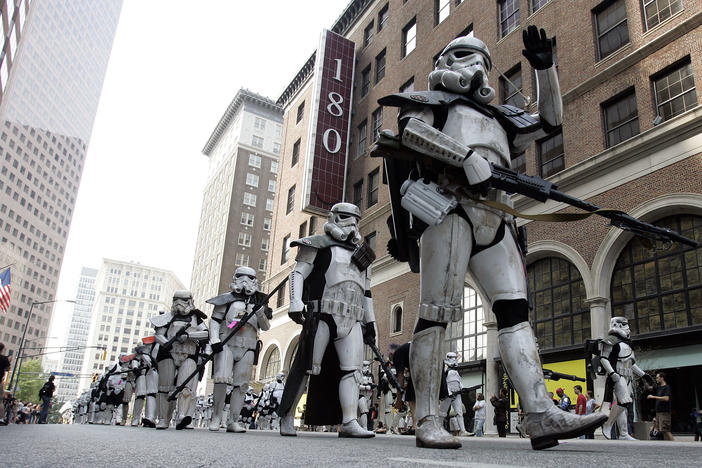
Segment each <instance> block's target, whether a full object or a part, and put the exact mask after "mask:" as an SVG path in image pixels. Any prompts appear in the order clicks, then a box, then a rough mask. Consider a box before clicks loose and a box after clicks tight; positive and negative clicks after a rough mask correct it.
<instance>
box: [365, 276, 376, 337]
mask: <svg viewBox="0 0 702 468" xmlns="http://www.w3.org/2000/svg"><path fill="white" fill-rule="evenodd" d="M370 275H371V267H368V269H367V270H366V288H365V289H366V295H365V297H364V298H363V309H364V311H365V314H364V315H363V323H372V322H375V311H374V310H373V298H372V297H371V294H370Z"/></svg>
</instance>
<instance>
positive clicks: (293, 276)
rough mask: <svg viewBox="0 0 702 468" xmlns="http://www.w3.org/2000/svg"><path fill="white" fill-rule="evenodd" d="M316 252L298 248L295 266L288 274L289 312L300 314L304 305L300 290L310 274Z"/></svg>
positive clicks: (310, 249) (307, 248) (303, 247)
mask: <svg viewBox="0 0 702 468" xmlns="http://www.w3.org/2000/svg"><path fill="white" fill-rule="evenodd" d="M316 256H317V250H316V249H314V248H311V247H305V246H300V247H299V248H298V251H297V257H296V258H295V266H294V267H293V271H292V272H291V273H290V311H291V312H300V311H302V310H303V309H304V307H305V305H304V304H303V303H302V290H303V287H304V284H305V279H307V277H308V276H309V275H310V274H311V273H312V270H313V268H314V259H315V257H316Z"/></svg>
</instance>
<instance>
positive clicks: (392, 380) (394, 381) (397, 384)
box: [367, 343, 405, 393]
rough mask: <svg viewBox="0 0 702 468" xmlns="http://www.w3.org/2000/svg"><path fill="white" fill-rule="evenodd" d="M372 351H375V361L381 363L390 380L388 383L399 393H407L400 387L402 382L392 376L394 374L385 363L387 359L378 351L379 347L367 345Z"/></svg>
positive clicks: (372, 344) (371, 344)
mask: <svg viewBox="0 0 702 468" xmlns="http://www.w3.org/2000/svg"><path fill="white" fill-rule="evenodd" d="M367 344H368V346H369V347H370V349H371V350H372V351H373V354H375V359H376V361H378V362H379V363H380V368H381V369H383V372H385V375H386V376H387V378H388V382H390V384H391V385H392V386H393V387H395V388H396V389H397V391H398V392H400V393H403V392H404V391H405V389H404V388H402V387H401V386H400V382H398V381H397V377H395V376H394V375H392V372H390V368H389V367H388V365H387V363H386V362H385V358H384V357H383V354H382V353H381V352H380V350H379V349H378V346H376V344H375V343H367Z"/></svg>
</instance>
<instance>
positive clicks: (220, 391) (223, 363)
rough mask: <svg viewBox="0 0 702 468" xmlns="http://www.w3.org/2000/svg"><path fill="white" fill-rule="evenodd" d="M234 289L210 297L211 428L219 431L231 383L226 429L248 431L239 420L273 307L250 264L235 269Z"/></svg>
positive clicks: (232, 286)
mask: <svg viewBox="0 0 702 468" xmlns="http://www.w3.org/2000/svg"><path fill="white" fill-rule="evenodd" d="M229 287H230V288H231V291H229V292H227V293H224V294H220V295H219V296H217V297H214V298H212V299H209V300H208V301H207V303H208V304H212V305H214V310H213V311H212V318H211V320H210V346H211V347H212V351H213V352H214V353H216V354H215V357H214V365H213V370H212V378H213V380H214V414H213V416H212V421H210V426H209V428H210V430H211V431H218V430H219V426H220V424H221V420H222V413H223V409H224V405H225V398H226V393H227V385H231V387H232V391H231V400H230V403H229V412H228V414H229V417H228V423H227V432H246V428H245V427H244V426H242V425H241V424H239V413H240V412H241V407H242V406H243V404H244V395H245V394H246V389H247V387H248V382H249V378H250V377H251V369H252V368H253V366H254V365H255V364H256V362H257V361H258V350H259V349H260V345H259V341H258V331H259V330H264V331H265V330H268V329H269V328H270V322H269V319H270V318H271V317H272V311H271V309H270V308H268V307H267V306H266V305H265V304H261V302H262V300H263V298H264V297H265V296H264V295H263V294H262V293H261V292H260V291H259V288H258V281H257V279H256V271H255V270H254V269H253V268H249V267H239V268H237V269H236V271H235V272H234V277H233V278H232V283H231V284H230V285H229ZM254 310H255V311H256V313H255V315H254V316H253V317H251V318H250V319H249V321H248V322H246V325H244V326H243V328H241V329H240V330H239V331H238V332H237V334H236V335H235V336H234V337H233V338H231V339H230V340H229V341H228V342H227V343H226V344H224V345H223V344H222V340H224V339H225V338H226V337H227V336H228V335H229V332H230V329H231V328H232V327H233V326H234V325H236V323H237V322H238V321H239V320H241V318H242V317H243V316H244V315H246V314H247V313H249V312H252V311H254Z"/></svg>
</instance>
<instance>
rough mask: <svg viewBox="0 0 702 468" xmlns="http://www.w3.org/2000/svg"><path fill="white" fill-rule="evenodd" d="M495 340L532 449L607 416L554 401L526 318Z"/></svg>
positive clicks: (588, 428) (579, 432)
mask: <svg viewBox="0 0 702 468" xmlns="http://www.w3.org/2000/svg"><path fill="white" fill-rule="evenodd" d="M497 341H498V343H499V346H500V355H501V356H502V363H503V365H504V366H505V369H507V374H508V375H509V378H510V380H511V381H512V384H513V385H514V388H515V389H516V390H517V393H518V394H519V401H520V403H521V405H522V408H524V411H525V412H526V413H527V415H528V417H527V432H528V433H529V437H530V438H531V446H532V448H533V449H535V450H542V449H546V448H549V447H554V446H556V445H558V439H571V438H574V437H579V436H581V435H583V434H587V433H589V432H592V431H593V430H595V429H596V428H598V427H600V426H601V425H602V424H603V423H604V422H605V420H606V419H607V417H606V416H605V415H603V414H599V413H593V414H588V415H585V416H579V415H575V414H572V413H568V412H566V411H563V410H561V409H559V408H557V407H556V406H555V405H554V404H553V401H552V400H551V398H549V396H548V393H547V391H546V384H545V383H544V374H543V369H542V367H541V359H540V358H539V353H538V351H537V349H536V341H535V340H534V334H533V332H532V330H531V326H530V325H529V322H522V323H519V324H517V325H514V326H512V327H508V328H503V329H502V330H500V331H499V332H498V334H497ZM412 376H413V377H414V374H412Z"/></svg>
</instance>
